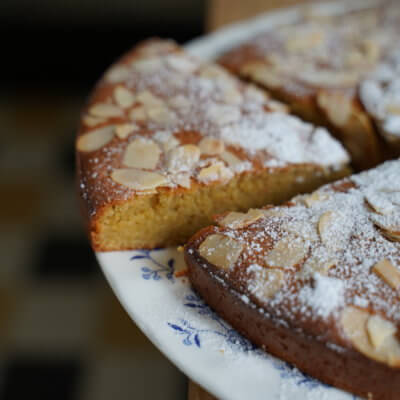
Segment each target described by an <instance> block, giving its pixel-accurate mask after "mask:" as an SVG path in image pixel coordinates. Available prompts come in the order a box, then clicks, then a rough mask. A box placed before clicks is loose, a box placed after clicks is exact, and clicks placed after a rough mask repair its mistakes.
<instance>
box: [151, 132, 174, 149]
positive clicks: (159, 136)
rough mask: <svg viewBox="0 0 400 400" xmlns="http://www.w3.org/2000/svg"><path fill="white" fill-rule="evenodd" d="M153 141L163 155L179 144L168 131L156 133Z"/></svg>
mask: <svg viewBox="0 0 400 400" xmlns="http://www.w3.org/2000/svg"><path fill="white" fill-rule="evenodd" d="M153 140H155V141H156V142H157V143H158V144H159V145H160V146H161V148H162V149H163V151H164V152H165V153H167V152H168V151H169V150H171V149H173V148H174V147H177V146H179V144H180V142H179V140H178V139H177V138H176V137H175V136H174V135H173V134H172V133H171V132H169V131H157V132H156V133H155V134H154V135H153Z"/></svg>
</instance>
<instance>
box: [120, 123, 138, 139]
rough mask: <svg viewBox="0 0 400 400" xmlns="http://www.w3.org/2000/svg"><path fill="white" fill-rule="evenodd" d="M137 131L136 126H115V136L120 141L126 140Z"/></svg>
mask: <svg viewBox="0 0 400 400" xmlns="http://www.w3.org/2000/svg"><path fill="white" fill-rule="evenodd" d="M137 130H138V126H137V125H135V124H132V123H131V124H119V125H116V126H115V134H116V135H117V136H118V137H119V138H120V139H126V138H127V137H128V136H129V135H130V134H131V133H133V132H135V131H137Z"/></svg>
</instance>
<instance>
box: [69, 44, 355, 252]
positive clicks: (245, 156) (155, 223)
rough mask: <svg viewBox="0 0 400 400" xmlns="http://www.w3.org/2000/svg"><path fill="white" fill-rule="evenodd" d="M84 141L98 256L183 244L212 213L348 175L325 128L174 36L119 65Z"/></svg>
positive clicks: (82, 183) (83, 182)
mask: <svg viewBox="0 0 400 400" xmlns="http://www.w3.org/2000/svg"><path fill="white" fill-rule="evenodd" d="M81 121H82V122H81V127H80V129H79V132H78V137H77V140H76V152H77V171H78V180H79V190H80V196H81V199H82V205H83V212H84V215H85V217H86V219H87V222H88V229H89V232H90V238H91V242H92V244H93V247H94V249H95V250H97V251H106V250H122V249H135V248H154V247H157V246H167V245H175V244H180V243H183V242H184V241H185V240H186V239H187V238H188V237H190V235H192V234H193V233H194V232H196V230H198V229H199V228H201V227H204V226H206V225H207V224H210V223H211V221H212V220H211V216H212V215H213V214H216V213H222V212H225V211H244V210H247V209H249V208H250V207H261V206H263V205H264V204H266V203H274V204H276V203H279V202H283V201H286V200H288V199H289V198H291V197H292V196H294V195H295V194H298V193H304V192H310V191H312V190H314V189H316V188H317V187H319V186H320V185H321V184H323V183H327V182H330V181H333V180H335V179H337V178H339V177H343V176H346V175H347V174H348V167H347V165H348V161H349V157H348V155H347V153H346V151H345V150H344V149H343V147H342V146H341V144H340V143H339V142H337V141H336V140H335V139H333V138H332V137H331V136H330V135H329V133H328V131H327V130H326V129H324V128H319V127H315V126H313V125H311V124H309V123H306V122H302V121H301V120H300V119H298V118H297V117H295V116H291V115H289V114H288V113H287V109H286V106H284V105H282V104H281V103H278V102H277V101H274V100H272V99H271V98H270V97H269V96H268V95H267V94H266V93H264V92H263V91H261V90H259V89H257V88H255V87H254V86H252V85H250V84H246V83H242V82H241V81H240V80H238V79H237V78H235V77H234V76H232V75H231V74H230V73H228V72H226V71H225V70H224V69H223V68H221V67H219V66H217V65H214V64H210V63H204V62H201V61H199V60H197V59H196V58H194V57H192V56H190V55H189V54H187V53H186V52H184V51H183V50H182V49H181V48H180V47H179V46H177V45H176V44H175V43H174V42H172V41H167V40H158V39H154V40H148V41H146V42H143V43H142V44H140V45H138V46H137V47H135V48H134V49H132V50H131V51H130V52H128V53H127V54H126V55H125V56H124V57H122V59H121V60H119V61H118V62H117V63H116V64H115V65H113V66H112V67H111V68H110V69H109V70H108V71H107V72H106V74H105V75H104V77H103V78H102V79H101V80H100V82H99V83H98V84H97V87H96V88H95V90H94V92H93V94H92V96H91V98H90V100H89V102H88V105H87V107H86V109H85V110H84V112H83V115H82V120H81Z"/></svg>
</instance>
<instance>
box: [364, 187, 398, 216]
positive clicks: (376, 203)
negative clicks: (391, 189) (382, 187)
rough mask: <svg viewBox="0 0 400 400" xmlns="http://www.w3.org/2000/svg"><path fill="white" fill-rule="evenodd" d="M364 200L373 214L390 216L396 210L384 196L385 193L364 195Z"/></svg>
mask: <svg viewBox="0 0 400 400" xmlns="http://www.w3.org/2000/svg"><path fill="white" fill-rule="evenodd" d="M365 200H366V201H367V203H368V205H369V206H370V207H371V208H372V209H373V210H374V211H375V212H377V213H379V214H382V215H387V214H391V213H393V212H394V211H395V209H396V207H395V206H394V204H393V203H392V202H391V201H390V199H389V198H388V196H385V193H383V192H381V193H379V192H372V193H368V194H366V195H365Z"/></svg>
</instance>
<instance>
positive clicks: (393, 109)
mask: <svg viewBox="0 0 400 400" xmlns="http://www.w3.org/2000/svg"><path fill="white" fill-rule="evenodd" d="M385 109H386V112H387V113H388V114H395V115H400V104H395V103H393V104H388V105H387V106H386V108H385Z"/></svg>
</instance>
